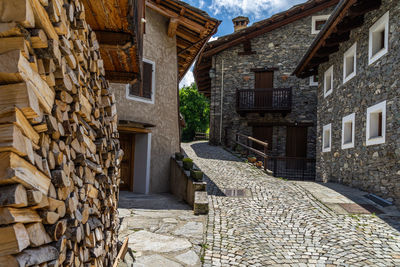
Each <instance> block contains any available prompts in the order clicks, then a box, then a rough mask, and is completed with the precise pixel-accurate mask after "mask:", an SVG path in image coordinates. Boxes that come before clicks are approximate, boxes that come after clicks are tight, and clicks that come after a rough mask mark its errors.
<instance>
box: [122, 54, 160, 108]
mask: <svg viewBox="0 0 400 267" xmlns="http://www.w3.org/2000/svg"><path fill="white" fill-rule="evenodd" d="M154 90H155V63H154V62H153V61H150V60H147V59H143V79H142V83H139V82H137V83H135V84H133V85H130V84H128V86H127V92H126V97H127V98H128V99H132V100H137V101H141V102H146V103H151V104H154Z"/></svg>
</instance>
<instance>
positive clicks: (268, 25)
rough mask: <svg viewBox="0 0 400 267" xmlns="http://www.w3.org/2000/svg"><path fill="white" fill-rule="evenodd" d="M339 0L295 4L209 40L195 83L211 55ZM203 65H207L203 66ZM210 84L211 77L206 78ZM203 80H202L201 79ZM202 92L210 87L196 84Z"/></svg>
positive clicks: (206, 72) (197, 65) (200, 61)
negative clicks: (264, 18) (240, 28)
mask: <svg viewBox="0 0 400 267" xmlns="http://www.w3.org/2000/svg"><path fill="white" fill-rule="evenodd" d="M338 2H339V0H309V1H307V2H306V3H303V4H299V5H296V6H294V7H292V8H290V9H289V10H287V11H284V12H281V13H278V14H275V15H273V16H272V17H270V18H268V19H266V20H263V21H260V22H257V23H254V24H253V25H252V26H250V27H247V28H245V29H242V30H240V31H237V32H234V33H232V34H230V35H226V36H223V37H220V38H218V40H216V41H213V42H210V43H208V44H207V45H206V47H205V48H204V52H203V53H201V55H200V56H199V60H198V61H197V62H196V65H195V68H194V77H195V80H196V82H197V83H199V81H198V78H197V77H200V76H204V74H208V72H209V71H210V69H211V57H212V56H213V55H215V54H217V53H220V52H221V51H223V50H225V49H228V48H230V47H233V46H236V45H240V44H242V43H244V42H246V41H248V40H249V39H252V38H255V37H257V36H259V35H262V34H265V33H267V32H270V31H273V30H275V29H278V28H280V27H282V26H285V25H287V24H290V23H293V22H295V21H297V20H299V19H302V18H304V17H307V16H310V15H312V14H314V13H316V12H319V11H321V10H324V9H326V8H328V7H331V6H334V5H336V4H337V3H338ZM205 65H207V66H209V67H205ZM208 80H209V83H206V84H211V79H210V78H208ZM202 81H203V80H202ZM198 88H199V90H200V91H202V92H210V90H211V88H210V87H208V88H204V87H200V86H198Z"/></svg>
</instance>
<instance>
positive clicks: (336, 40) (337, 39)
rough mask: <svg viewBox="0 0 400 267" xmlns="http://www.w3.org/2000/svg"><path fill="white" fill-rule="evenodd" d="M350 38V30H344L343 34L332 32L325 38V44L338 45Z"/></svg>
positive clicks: (327, 45) (326, 45)
mask: <svg viewBox="0 0 400 267" xmlns="http://www.w3.org/2000/svg"><path fill="white" fill-rule="evenodd" d="M348 40H350V31H347V32H344V33H342V34H336V33H334V34H332V35H331V36H329V38H327V39H326V40H325V43H324V44H323V46H325V47H329V46H336V45H338V44H340V43H342V42H346V41H348Z"/></svg>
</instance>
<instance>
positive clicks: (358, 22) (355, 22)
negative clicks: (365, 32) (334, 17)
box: [336, 15, 364, 33]
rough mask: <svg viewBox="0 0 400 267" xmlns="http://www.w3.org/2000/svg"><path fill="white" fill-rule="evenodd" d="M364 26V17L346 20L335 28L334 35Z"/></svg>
mask: <svg viewBox="0 0 400 267" xmlns="http://www.w3.org/2000/svg"><path fill="white" fill-rule="evenodd" d="M363 24H364V16H362V15H361V16H358V17H354V18H347V19H344V20H343V21H342V22H340V23H339V24H338V25H337V27H336V33H344V32H348V31H350V30H352V29H355V28H358V27H361V26H362V25H363Z"/></svg>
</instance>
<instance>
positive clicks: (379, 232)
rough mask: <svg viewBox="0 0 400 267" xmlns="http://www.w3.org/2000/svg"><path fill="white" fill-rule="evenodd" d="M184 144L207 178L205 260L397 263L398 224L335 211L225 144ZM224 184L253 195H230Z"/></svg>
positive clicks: (225, 263)
mask: <svg viewBox="0 0 400 267" xmlns="http://www.w3.org/2000/svg"><path fill="white" fill-rule="evenodd" d="M182 147H183V149H184V150H185V152H186V153H187V154H188V156H189V157H191V158H192V159H193V160H194V162H195V164H196V165H197V166H198V167H200V168H201V169H202V170H203V171H204V172H205V174H206V180H207V183H208V188H207V190H208V193H209V201H210V214H209V218H208V226H207V239H206V240H207V249H206V251H205V255H204V266H271V265H272V266H400V234H399V230H396V229H394V228H393V227H392V226H390V225H389V224H387V223H386V222H385V221H383V220H381V219H380V218H378V217H376V216H373V215H362V216H361V215H358V216H355V215H343V214H342V215H340V214H336V213H334V212H333V211H331V210H329V209H328V208H327V207H325V206H324V205H322V204H321V203H320V202H318V201H317V200H316V199H315V198H314V197H312V196H311V195H310V194H309V193H307V191H305V190H304V189H303V188H301V187H300V186H299V185H296V184H295V183H293V182H290V181H285V180H281V179H277V178H273V177H270V176H268V175H266V174H265V173H264V172H263V171H261V170H259V169H256V168H255V167H253V166H251V165H250V164H247V163H244V162H242V161H240V160H239V159H238V158H236V157H235V156H234V155H232V154H230V153H229V152H227V151H225V150H223V149H222V148H220V147H213V146H209V145H208V144H207V143H204V142H195V143H189V144H182ZM225 188H231V189H232V188H241V189H248V190H249V191H251V196H250V197H245V198H235V197H226V196H223V195H222V194H221V192H220V190H222V189H225Z"/></svg>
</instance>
